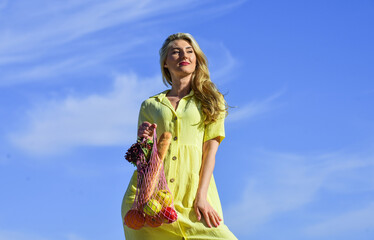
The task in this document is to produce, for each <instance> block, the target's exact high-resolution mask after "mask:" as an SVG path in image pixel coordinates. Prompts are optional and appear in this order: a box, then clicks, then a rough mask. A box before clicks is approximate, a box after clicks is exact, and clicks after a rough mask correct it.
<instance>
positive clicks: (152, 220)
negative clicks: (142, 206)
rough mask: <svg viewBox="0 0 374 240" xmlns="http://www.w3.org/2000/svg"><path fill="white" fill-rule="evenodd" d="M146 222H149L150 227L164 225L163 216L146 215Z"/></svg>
mask: <svg viewBox="0 0 374 240" xmlns="http://www.w3.org/2000/svg"><path fill="white" fill-rule="evenodd" d="M145 222H146V223H147V224H148V226H150V227H159V226H161V225H162V222H163V220H162V218H160V217H158V216H149V215H145Z"/></svg>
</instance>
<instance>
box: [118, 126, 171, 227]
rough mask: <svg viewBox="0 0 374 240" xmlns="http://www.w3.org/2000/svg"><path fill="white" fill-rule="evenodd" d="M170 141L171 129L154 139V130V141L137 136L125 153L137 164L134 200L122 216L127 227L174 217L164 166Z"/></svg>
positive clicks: (164, 221)
mask: <svg viewBox="0 0 374 240" xmlns="http://www.w3.org/2000/svg"><path fill="white" fill-rule="evenodd" d="M170 141H171V133H169V132H164V133H163V134H162V135H161V137H160V140H159V142H158V143H157V136H156V130H154V132H153V142H152V141H150V140H148V139H138V141H137V143H135V144H133V145H132V146H131V147H130V149H129V150H128V151H127V153H126V156H125V157H126V159H127V160H128V161H129V162H131V163H133V164H134V165H136V167H137V173H138V178H137V190H136V195H135V200H134V203H133V205H132V207H131V209H130V210H129V211H128V212H127V213H126V215H125V218H124V224H125V225H126V226H128V227H129V228H132V229H140V228H142V227H143V226H145V225H146V226H149V227H159V226H161V225H162V224H164V223H166V224H168V223H172V222H175V221H176V220H177V213H176V211H175V209H174V205H173V196H172V194H171V192H170V190H169V187H168V185H167V183H166V178H165V173H164V167H163V161H164V158H165V155H166V153H167V150H168V148H169V145H170Z"/></svg>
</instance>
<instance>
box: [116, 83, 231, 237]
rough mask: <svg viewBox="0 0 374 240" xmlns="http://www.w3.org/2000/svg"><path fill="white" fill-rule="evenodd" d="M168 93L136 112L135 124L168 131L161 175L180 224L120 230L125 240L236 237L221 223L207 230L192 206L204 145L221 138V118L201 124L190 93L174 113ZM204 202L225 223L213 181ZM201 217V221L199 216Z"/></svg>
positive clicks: (131, 188)
mask: <svg viewBox="0 0 374 240" xmlns="http://www.w3.org/2000/svg"><path fill="white" fill-rule="evenodd" d="M168 91H170V90H166V91H164V92H162V93H160V94H158V95H155V96H153V97H150V98H149V99H147V100H145V101H144V102H143V103H142V105H141V108H140V113H139V119H138V126H139V125H140V124H141V123H142V122H144V121H147V122H149V123H156V124H157V136H158V137H159V136H161V134H162V133H163V132H165V131H168V132H171V134H172V141H171V144H170V147H169V150H168V153H167V155H166V157H165V160H164V170H165V177H166V181H167V184H168V186H169V189H170V191H171V193H172V194H173V197H174V207H175V210H176V211H177V213H178V220H177V221H176V222H174V223H172V224H163V225H162V226H160V227H157V228H151V227H147V226H145V227H143V228H141V229H140V230H133V229H130V228H128V227H127V226H124V230H125V236H126V239H127V240H135V239H137V240H148V239H149V240H158V239H160V240H173V239H179V240H181V239H186V240H187V239H188V240H189V239H201V240H202V239H204V240H206V239H225V240H230V239H237V238H236V237H235V236H234V235H233V234H232V233H231V232H230V230H229V229H228V227H227V226H226V225H225V224H224V222H223V221H222V222H221V224H220V226H218V227H217V228H215V227H212V228H209V227H208V226H207V225H206V223H205V220H202V221H198V220H197V218H196V214H195V212H194V208H193V203H194V200H195V195H196V191H197V188H198V185H199V172H200V167H201V163H202V146H203V142H205V141H207V140H210V139H213V138H216V137H219V140H220V142H221V141H222V140H223V139H224V137H225V130H224V118H222V119H220V120H218V121H216V122H214V123H212V124H209V125H206V126H204V125H202V124H199V123H200V120H201V118H202V112H201V110H200V109H201V105H200V103H199V102H198V101H197V99H196V98H195V97H194V91H193V90H191V92H190V93H189V94H188V95H186V96H185V97H184V98H182V99H181V100H180V101H179V104H178V107H177V110H176V111H175V110H174V108H173V106H172V105H171V103H170V101H169V99H168V98H167V97H166V93H167V92H168ZM136 179H137V172H136V171H134V174H133V176H132V178H131V180H130V183H129V185H128V188H127V190H126V193H125V196H124V198H123V201H122V209H121V210H122V211H121V212H122V220H123V218H124V216H125V215H126V213H127V211H128V210H129V209H130V208H131V207H132V204H133V202H134V198H135V193H136ZM208 202H209V203H210V204H211V205H212V207H213V208H214V209H215V210H216V211H217V212H218V214H219V216H220V217H221V218H222V219H223V214H222V207H221V202H220V199H219V196H218V192H217V188H216V184H215V181H214V177H213V176H212V179H211V181H210V185H209V189H208ZM202 219H204V218H203V217H202Z"/></svg>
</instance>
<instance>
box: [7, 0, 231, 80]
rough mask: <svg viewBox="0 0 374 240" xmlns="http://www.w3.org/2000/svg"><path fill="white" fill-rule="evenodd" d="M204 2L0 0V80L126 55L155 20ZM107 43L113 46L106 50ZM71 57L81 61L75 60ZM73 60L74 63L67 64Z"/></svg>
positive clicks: (30, 76)
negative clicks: (1, 69)
mask: <svg viewBox="0 0 374 240" xmlns="http://www.w3.org/2000/svg"><path fill="white" fill-rule="evenodd" d="M206 2H209V1H196V0H187V1H183V2H181V1H171V0H166V1H161V2H160V1H155V0H147V1H134V0H125V1H123V0H110V1H104V2H98V1H93V0H77V1H64V2H63V3H62V2H61V3H60V2H55V1H54V2H50V1H45V0H37V1H33V3H32V4H31V3H27V2H23V1H20V2H14V3H12V5H11V6H8V5H7V4H6V2H4V1H3V2H0V6H2V7H3V9H4V10H6V11H4V12H3V13H2V14H1V15H0V42H1V45H0V66H2V67H3V71H2V72H3V75H2V79H1V83H0V85H3V86H4V85H12V84H17V83H22V82H27V81H35V80H40V79H42V78H46V77H49V76H52V75H53V76H59V73H60V72H61V71H62V70H63V69H65V70H66V69H70V71H74V70H72V69H75V70H79V69H81V68H80V67H83V68H84V67H85V66H87V64H83V63H86V62H92V60H93V59H95V62H96V65H100V63H101V62H104V61H105V60H107V59H108V58H111V57H113V56H114V55H115V54H122V55H125V52H129V51H131V50H132V49H133V48H131V43H132V44H141V43H143V42H147V41H151V39H154V38H155V37H158V36H157V35H155V34H157V33H155V32H154V33H153V35H152V33H151V32H152V31H151V29H153V28H155V26H154V25H155V24H158V26H160V21H161V23H162V21H165V22H166V21H171V17H174V18H179V17H180V15H177V13H178V12H179V11H186V10H192V9H197V7H199V6H202V5H204V4H205V3H206ZM225 5H230V4H216V5H215V6H214V7H212V6H210V7H203V8H201V9H203V11H209V10H210V11H212V10H213V9H215V8H217V7H223V6H225ZM41 6H42V7H41ZM230 6H231V5H230ZM217 11H218V10H217ZM183 16H185V15H183ZM152 19H155V21H152ZM115 29H117V30H115ZM140 29H142V31H140ZM105 31H106V32H107V34H106V33H104V32H105ZM108 34H110V36H112V37H108V36H107V35H108ZM127 45H130V47H126V46H127ZM110 47H112V49H113V50H114V51H109V54H108V48H110ZM82 49H83V50H82ZM101 56H107V57H106V58H105V57H104V58H101ZM74 59H81V61H80V62H79V63H78V64H75V65H74V64H73V62H74ZM72 64H73V65H74V68H70V66H71V65H72ZM56 69H57V70H58V71H56ZM49 81H50V79H49Z"/></svg>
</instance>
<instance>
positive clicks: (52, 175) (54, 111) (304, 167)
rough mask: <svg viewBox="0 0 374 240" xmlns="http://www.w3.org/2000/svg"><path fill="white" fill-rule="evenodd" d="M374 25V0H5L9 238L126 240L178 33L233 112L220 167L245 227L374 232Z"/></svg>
mask: <svg viewBox="0 0 374 240" xmlns="http://www.w3.org/2000/svg"><path fill="white" fill-rule="evenodd" d="M373 23H374V2H373V1H370V0H361V1H348V0H343V1H341V0H340V1H337V0H336V1H334V0H329V1H321V0H315V1H296V0H294V1H292V0H287V1H274V0H262V1H259V0H257V1H256V0H252V1H250V0H247V1H240V0H239V1H209V0H200V1H194V0H187V1H183V2H181V1H169V0H164V1H155V0H148V1H135V0H134V1H131V0H122V1H119V0H108V1H95V0H74V1H73V0H68V1H46V0H35V1H25V0H19V1H7V0H0V73H1V74H0V76H1V77H0V91H1V94H0V106H1V108H0V179H1V181H0V187H1V188H0V189H1V190H2V194H1V204H0V240H24V239H33V240H51V239H53V240H101V239H124V237H123V230H122V225H121V224H122V223H121V216H120V207H121V201H122V197H123V194H124V192H125V190H126V187H127V184H128V181H129V178H130V175H131V173H132V171H133V170H134V168H133V167H132V166H131V165H130V164H128V163H127V162H126V160H125V159H124V158H123V155H124V154H125V152H126V150H127V148H128V147H129V146H130V145H131V144H132V143H133V142H134V140H135V137H136V122H137V115H138V109H139V105H140V103H141V101H142V100H144V99H146V98H147V97H148V96H151V95H153V94H155V93H158V92H160V91H162V90H164V89H165V86H164V85H163V84H162V80H161V75H160V70H159V64H158V50H159V48H160V46H161V44H162V42H163V40H164V39H165V38H166V37H167V36H168V35H170V34H172V33H175V32H189V33H191V34H192V35H193V36H194V37H195V38H196V39H197V41H198V42H199V44H200V46H201V47H202V49H203V51H204V52H205V53H206V55H207V57H208V60H209V66H210V70H211V75H212V79H213V81H214V82H215V83H216V84H217V86H218V87H219V89H220V90H221V91H222V92H223V93H225V94H226V100H227V101H228V103H229V105H231V106H233V107H234V108H232V109H231V110H230V113H229V116H228V118H227V121H226V139H225V140H224V141H223V142H222V144H221V146H220V148H219V151H218V154H217V158H216V168H215V172H214V174H215V178H216V183H217V185H218V188H219V193H220V196H221V201H222V205H223V210H224V218H225V223H226V224H227V225H228V226H229V228H230V229H231V230H232V231H233V232H234V233H235V234H236V235H237V237H238V238H239V239H274V240H278V239H279V240H280V239H288V240H300V239H306V240H309V239H311V240H312V239H318V240H324V239H329V240H331V239H340V240H346V239H361V240H366V239H373V238H374V178H373V176H374V111H373V105H374V83H373V79H374V70H373V60H374V59H373V56H374V45H373V42H374V32H373V31H372V26H373Z"/></svg>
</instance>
